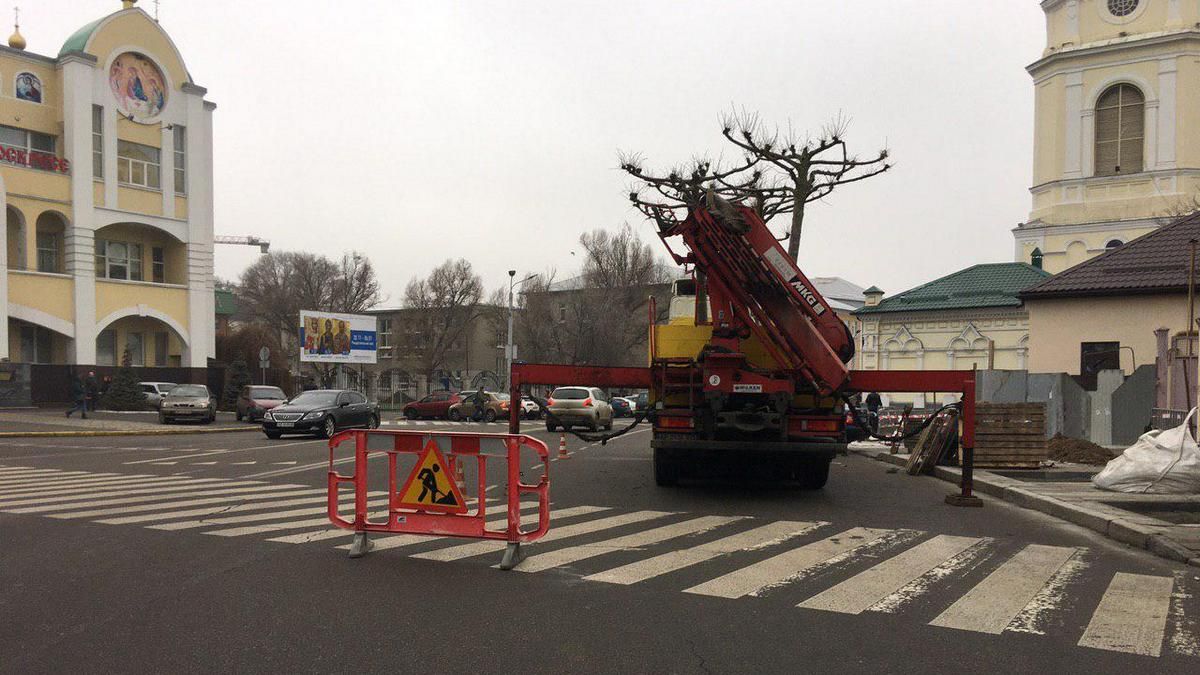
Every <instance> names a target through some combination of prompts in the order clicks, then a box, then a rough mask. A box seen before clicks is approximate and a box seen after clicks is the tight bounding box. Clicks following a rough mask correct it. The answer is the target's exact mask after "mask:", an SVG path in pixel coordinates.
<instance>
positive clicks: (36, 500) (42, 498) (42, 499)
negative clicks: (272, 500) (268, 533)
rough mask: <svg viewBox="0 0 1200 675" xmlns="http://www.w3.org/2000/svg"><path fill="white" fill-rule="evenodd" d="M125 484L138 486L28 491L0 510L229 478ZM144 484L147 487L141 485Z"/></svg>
mask: <svg viewBox="0 0 1200 675" xmlns="http://www.w3.org/2000/svg"><path fill="white" fill-rule="evenodd" d="M242 484H243V485H262V483H261V482H256V481H244V482H242ZM128 485H137V486H138V487H128V486H127V485H119V486H111V487H109V486H106V487H105V488H104V489H103V490H101V489H97V490H95V491H89V490H86V489H80V488H70V489H65V490H53V491H46V492H42V493H31V494H27V495H21V497H20V498H19V499H12V500H5V501H3V502H0V510H4V511H11V512H12V513H40V512H41V511H51V510H53V508H39V509H33V510H29V511H25V510H20V509H18V508H17V507H20V506H27V505H30V504H43V505H45V504H58V503H63V502H78V501H83V500H87V499H93V500H94V499H102V498H106V497H121V496H124V495H148V494H159V493H169V492H180V491H185V490H191V489H196V488H198V487H216V486H218V485H228V482H226V481H221V480H218V479H215V478H213V479H191V480H187V479H183V478H171V479H169V480H168V479H162V480H151V481H140V482H136V483H130V484H128ZM142 486H146V487H142Z"/></svg>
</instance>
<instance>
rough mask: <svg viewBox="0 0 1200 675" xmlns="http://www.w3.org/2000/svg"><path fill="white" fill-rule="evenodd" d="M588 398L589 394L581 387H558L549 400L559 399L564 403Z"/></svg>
mask: <svg viewBox="0 0 1200 675" xmlns="http://www.w3.org/2000/svg"><path fill="white" fill-rule="evenodd" d="M589 396H591V393H590V392H588V390H587V389H583V388H581V387H559V388H558V389H555V390H554V391H553V392H552V393H551V394H550V398H560V399H563V400H564V401H581V400H583V399H585V398H587V397H589Z"/></svg>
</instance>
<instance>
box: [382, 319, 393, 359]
mask: <svg viewBox="0 0 1200 675" xmlns="http://www.w3.org/2000/svg"><path fill="white" fill-rule="evenodd" d="M379 351H380V352H382V353H383V356H391V353H392V320H391V319H380V320H379Z"/></svg>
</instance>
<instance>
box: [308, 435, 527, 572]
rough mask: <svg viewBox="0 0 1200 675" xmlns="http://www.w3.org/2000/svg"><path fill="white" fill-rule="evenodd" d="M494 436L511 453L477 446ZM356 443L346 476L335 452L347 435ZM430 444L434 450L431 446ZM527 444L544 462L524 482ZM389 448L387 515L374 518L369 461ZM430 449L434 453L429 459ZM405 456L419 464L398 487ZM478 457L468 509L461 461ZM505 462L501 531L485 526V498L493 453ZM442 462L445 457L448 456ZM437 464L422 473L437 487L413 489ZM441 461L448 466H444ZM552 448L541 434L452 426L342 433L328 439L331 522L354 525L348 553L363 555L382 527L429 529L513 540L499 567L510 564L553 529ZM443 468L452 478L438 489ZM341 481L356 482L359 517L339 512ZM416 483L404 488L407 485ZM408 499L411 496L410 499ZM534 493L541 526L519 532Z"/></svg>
mask: <svg viewBox="0 0 1200 675" xmlns="http://www.w3.org/2000/svg"><path fill="white" fill-rule="evenodd" d="M379 437H386V438H390V439H391V441H390V443H388V445H390V446H391V447H390V448H388V449H382V450H368V448H367V446H368V441H369V440H370V439H372V438H379ZM445 438H449V441H450V447H448V448H446V447H441V445H439V444H438V440H439V439H445ZM485 439H497V440H499V441H501V443H502V444H503V446H504V448H505V449H506V456H505V457H500V456H499V455H488V454H484V453H481V452H480V445H481V441H483V440H485ZM350 440H353V442H354V473H353V474H352V475H349V476H344V475H342V474H340V473H338V471H337V469H336V468H334V451H335V450H336V449H337V448H338V447H339V446H340V445H341V444H342V443H345V442H347V441H350ZM431 446H432V447H433V449H432V451H431V450H430V448H431ZM522 448H529V449H532V450H533V451H534V452H535V453H537V456H538V459H539V460H540V461H541V464H542V474H541V476H540V477H539V479H538V481H537V482H536V483H533V484H529V483H524V482H522V481H521V449H522ZM385 453H386V454H387V458H388V461H387V466H388V508H387V516H386V518H384V519H382V520H371V519H370V518H369V515H370V514H369V513H368V508H367V493H368V471H367V466H368V463H369V459H370V455H371V454H376V455H378V454H385ZM431 453H432V456H433V459H432V460H431V459H430V455H431ZM401 454H412V455H416V457H417V465H416V466H414V468H413V469H412V472H411V474H410V475H409V479H408V481H406V482H405V484H404V485H400V486H397V476H396V466H397V462H396V460H397V458H398V457H399V456H400V455H401ZM472 458H473V459H474V460H475V462H476V464H475V466H476V475H477V478H478V481H477V482H478V485H477V489H476V490H475V494H476V495H478V496H479V499H478V502H477V503H476V504H475V505H474V507H473V508H467V503H466V502H468V501H469V500H466V499H464V498H463V496H462V494H461V492H460V491H459V489H458V487H457V486H455V480H454V479H455V477H456V475H455V474H457V473H458V471H457V469H459V468H460V467H461V462H464V461H469V460H471V459H472ZM489 458H490V459H492V460H497V459H504V460H505V464H506V466H505V476H506V481H507V491H506V494H507V497H508V499H507V504H506V505H505V508H506V522H505V528H504V529H503V530H490V529H488V528H487V526H486V522H487V516H488V509H487V503H486V498H485V495H486V488H487V486H488V483H487V480H488V461H487V460H488V459H489ZM443 460H444V462H443ZM431 461H432V462H434V463H435V464H436V465H437V467H438V468H437V469H434V470H433V474H425V475H426V481H432V482H431V483H429V485H430V486H431V488H432V490H433V492H428V491H427V490H424V489H422V487H423V486H422V484H420V483H418V484H416V485H415V487H413V486H412V485H411V483H412V481H413V480H414V479H416V478H417V477H418V475H419V474H421V473H424V472H423V471H422V467H423V465H427V466H430V467H432V466H434V465H433V464H427V463H428V462H431ZM442 464H445V467H444V471H443V470H442V468H441V467H442ZM549 465H550V463H549V450H548V449H547V448H546V444H545V443H543V442H541V441H539V440H538V439H536V438H533V437H530V436H524V435H517V434H472V433H453V432H442V431H438V432H433V433H427V432H421V431H391V430H386V431H385V430H380V429H370V430H368V429H351V430H347V431H342V432H340V433H338V434H336V435H334V436H333V437H332V438H330V439H329V506H328V512H329V520H330V522H332V523H333V524H334V525H336V526H338V527H341V528H345V529H348V530H354V532H355V538H354V543H353V544H352V545H351V548H350V557H352V558H357V557H359V556H361V555H364V554H365V553H366V552H367V551H369V550H370V548H371V543H370V540H369V539H368V538H367V533H369V532H378V533H386V534H427V535H431V536H439V537H447V536H448V537H470V538H475V539H497V540H503V541H506V542H507V543H508V547H507V549H506V550H505V553H504V559H503V561H502V562H501V564H500V567H501V569H511V568H512V567H513V566H514V565H516V564H517V563H518V562H520V558H521V550H520V545H521V544H522V543H524V542H529V541H534V540H536V539H540V538H541V537H542V536H544V535H545V534H546V532H547V531H549V529H550V473H549V468H550V467H549ZM437 473H441V474H442V476H443V477H445V478H446V479H447V480H448V481H449V484H450V487H448V488H447V489H445V490H441V491H439V490H438V485H440V484H441V483H438V481H437V479H436V474H437ZM343 484H349V485H351V486H353V490H354V520H352V521H351V520H346V519H345V518H343V517H342V516H341V515H340V513H339V511H338V501H339V500H338V497H339V490H340V488H341V486H342V485H343ZM410 487H411V488H412V489H411V490H409V491H407V492H406V488H410ZM418 491H420V498H421V500H424V501H420V502H419V505H414V503H413V501H411V500H413V497H412V495H413V494H415V493H416V492H418ZM406 494H407V499H408V500H410V501H406ZM438 494H444V495H445V496H444V497H443V498H442V499H441V501H440V502H439V503H434V499H435V498H436V497H437V495H438ZM523 495H537V498H538V525H537V528H536V529H534V530H530V531H522V530H521V497H522V496H523Z"/></svg>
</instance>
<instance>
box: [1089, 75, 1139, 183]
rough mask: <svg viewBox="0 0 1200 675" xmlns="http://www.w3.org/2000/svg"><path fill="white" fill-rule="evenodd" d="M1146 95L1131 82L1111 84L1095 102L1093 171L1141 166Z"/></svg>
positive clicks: (1114, 171)
mask: <svg viewBox="0 0 1200 675" xmlns="http://www.w3.org/2000/svg"><path fill="white" fill-rule="evenodd" d="M1145 117H1146V107H1145V98H1144V97H1143V96H1142V92H1141V91H1139V90H1138V88H1137V87H1135V86H1133V85H1132V84H1124V83H1122V84H1118V85H1114V86H1112V87H1110V88H1109V89H1108V90H1107V91H1105V92H1104V94H1103V95H1102V96H1100V100H1099V101H1097V102H1096V175H1097V176H1116V175H1120V174H1127V173H1139V172H1140V171H1141V170H1142V144H1143V142H1144V139H1145Z"/></svg>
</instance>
